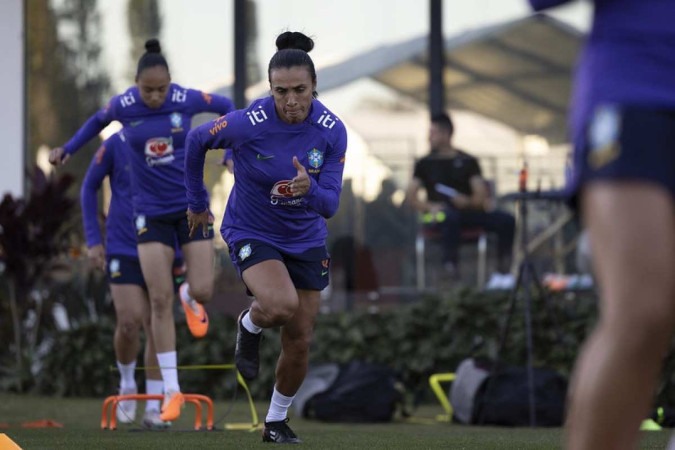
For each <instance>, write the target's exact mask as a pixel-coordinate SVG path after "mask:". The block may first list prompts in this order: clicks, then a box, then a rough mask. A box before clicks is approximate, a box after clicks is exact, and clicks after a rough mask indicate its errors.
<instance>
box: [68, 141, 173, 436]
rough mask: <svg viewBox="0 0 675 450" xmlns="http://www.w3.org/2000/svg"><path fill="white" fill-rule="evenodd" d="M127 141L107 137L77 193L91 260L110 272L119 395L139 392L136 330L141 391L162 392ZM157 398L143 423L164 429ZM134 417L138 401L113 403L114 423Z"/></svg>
mask: <svg viewBox="0 0 675 450" xmlns="http://www.w3.org/2000/svg"><path fill="white" fill-rule="evenodd" d="M125 146H126V143H125V142H124V137H123V135H122V134H121V133H117V134H114V135H112V136H111V137H110V138H108V139H107V140H106V141H105V142H104V143H103V145H101V147H99V149H98V151H97V152H96V154H95V155H94V158H93V159H92V161H91V165H90V166H89V169H88V170H87V174H86V175H85V177H84V181H83V183H82V189H81V191H80V201H81V205H82V221H83V225H84V234H85V238H86V241H87V249H88V250H87V254H88V257H89V260H90V262H91V263H92V264H93V265H94V266H95V267H96V268H98V269H102V270H104V271H105V272H106V274H107V276H108V283H109V284H110V293H111V295H112V299H113V305H114V307H115V316H116V323H115V336H114V342H113V343H114V348H115V356H116V357H117V368H118V369H119V372H120V387H119V392H120V394H135V393H137V392H138V387H137V386H136V379H135V377H134V373H135V370H136V358H137V355H138V350H139V341H140V330H141V328H143V329H144V330H145V336H146V341H145V352H144V353H145V358H144V360H145V366H146V367H151V368H150V369H146V370H145V375H146V381H145V392H146V393H147V394H158V395H161V394H162V393H163V383H162V376H161V374H160V372H159V369H156V368H153V367H157V354H156V352H155V343H154V340H153V338H152V333H151V332H150V305H149V301H148V295H147V292H146V287H145V282H144V281H143V273H142V272H141V264H140V262H139V260H138V250H137V249H136V233H135V232H134V228H133V224H134V221H133V211H132V208H131V202H130V201H129V198H131V186H130V181H129V172H128V171H129V164H128V162H127V155H126V151H127V150H126V149H125V148H124V147H125ZM105 177H108V178H109V180H110V190H111V192H112V195H111V199H110V207H109V208H108V216H107V218H106V224H105V231H106V233H105V242H104V239H103V236H102V235H101V230H100V228H99V223H98V200H97V197H98V191H99V190H100V188H101V185H102V183H103V180H104V179H105ZM159 407H160V406H159V400H150V401H148V402H146V405H145V414H144V416H143V425H144V426H146V427H148V428H165V427H167V426H168V425H170V423H169V422H163V421H162V420H161V419H160V418H159V415H160V413H159ZM135 418H136V401H135V400H126V401H123V402H120V403H119V405H118V407H117V421H118V422H120V423H131V422H133V421H134V420H135Z"/></svg>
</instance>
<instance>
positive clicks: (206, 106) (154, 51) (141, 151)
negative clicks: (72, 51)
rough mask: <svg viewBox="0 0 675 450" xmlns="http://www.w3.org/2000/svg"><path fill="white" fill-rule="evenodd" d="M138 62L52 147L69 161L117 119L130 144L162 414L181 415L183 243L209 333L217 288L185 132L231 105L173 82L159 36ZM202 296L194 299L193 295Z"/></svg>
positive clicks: (198, 319) (185, 294)
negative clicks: (174, 274)
mask: <svg viewBox="0 0 675 450" xmlns="http://www.w3.org/2000/svg"><path fill="white" fill-rule="evenodd" d="M145 47H146V50H147V51H146V53H145V54H144V55H143V56H142V57H141V58H140V60H139V61H138V68H137V71H136V86H133V87H131V88H129V89H128V90H127V91H126V92H125V93H123V94H121V95H116V96H114V97H113V98H112V99H111V100H110V102H109V103H108V105H107V106H105V107H104V108H103V109H101V110H100V111H99V112H98V113H96V114H95V115H94V116H92V117H91V118H89V120H87V122H86V123H85V124H84V125H83V126H82V128H80V130H79V131H78V132H77V133H76V134H75V136H73V138H72V139H71V140H70V141H69V142H67V143H66V144H65V145H64V146H63V147H59V148H55V149H52V151H51V153H50V162H51V163H52V164H55V165H58V164H62V163H63V162H65V161H66V160H67V159H68V157H69V156H70V155H71V154H73V153H75V152H76V151H77V150H78V149H79V148H80V147H82V146H83V145H84V144H85V143H86V142H87V141H89V140H90V139H91V138H93V137H94V136H96V135H97V134H98V133H99V132H100V131H101V130H102V129H103V128H104V127H105V126H106V125H108V124H109V123H110V122H111V121H113V120H118V121H120V122H121V123H122V125H123V127H124V128H123V134H124V136H125V139H126V141H127V143H128V144H129V148H130V151H129V152H128V158H129V162H130V164H131V175H132V177H131V182H132V191H133V206H134V212H135V214H136V219H135V224H136V234H137V239H138V256H139V258H140V261H141V268H142V269H143V277H144V279H145V282H146V284H147V286H148V294H149V296H150V306H151V316H152V334H153V337H154V339H155V346H156V347H157V359H158V361H159V366H160V368H161V372H162V379H163V380H164V391H165V400H164V403H163V405H162V414H161V418H162V420H164V421H171V420H175V419H176V418H177V417H178V416H179V415H180V409H181V407H182V405H183V403H184V398H183V395H182V394H181V393H180V386H179V384H178V373H177V370H176V364H177V358H176V335H175V328H174V323H173V310H172V303H173V281H172V278H171V265H172V262H173V259H174V245H175V243H176V242H178V243H179V245H180V247H181V249H182V251H183V255H184V258H185V263H186V265H187V270H188V273H187V277H188V284H186V285H185V286H182V287H181V290H180V296H181V300H182V302H183V308H184V309H185V312H186V317H187V319H188V325H189V327H190V331H191V332H192V333H193V334H194V335H195V336H197V337H201V336H203V335H204V334H205V333H206V330H207V327H208V318H207V316H206V312H205V311H204V308H203V307H202V306H201V303H206V302H208V301H209V300H210V298H211V295H212V292H213V276H214V269H213V252H214V250H213V243H212V238H213V230H210V229H209V228H208V227H205V228H204V230H203V232H202V233H199V234H196V235H194V236H188V225H187V218H186V215H185V210H186V208H187V200H186V197H185V185H184V184H183V182H182V180H183V170H184V158H185V149H184V143H185V137H186V135H187V132H188V131H189V130H190V126H191V124H190V122H191V119H192V116H193V115H194V114H197V113H200V112H214V113H218V114H225V113H227V112H229V111H231V110H232V109H233V105H232V102H231V100H229V99H228V98H226V97H222V96H218V95H211V94H206V93H203V92H201V91H197V90H194V89H187V88H184V87H182V86H179V85H177V84H174V83H172V82H171V76H170V74H169V67H168V64H167V62H166V59H165V58H164V56H163V55H162V54H161V49H160V45H159V41H157V40H156V39H151V40H149V41H147V42H146V44H145ZM195 300H196V301H195Z"/></svg>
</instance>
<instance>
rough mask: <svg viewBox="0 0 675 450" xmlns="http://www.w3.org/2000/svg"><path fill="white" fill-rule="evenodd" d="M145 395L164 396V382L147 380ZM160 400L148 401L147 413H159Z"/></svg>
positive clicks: (146, 405)
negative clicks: (153, 411)
mask: <svg viewBox="0 0 675 450" xmlns="http://www.w3.org/2000/svg"><path fill="white" fill-rule="evenodd" d="M145 393H146V394H152V395H162V394H163V393H164V381H162V380H150V379H146V380H145ZM159 402H160V400H148V401H147V402H146V404H145V410H146V411H151V410H153V409H154V410H155V411H159Z"/></svg>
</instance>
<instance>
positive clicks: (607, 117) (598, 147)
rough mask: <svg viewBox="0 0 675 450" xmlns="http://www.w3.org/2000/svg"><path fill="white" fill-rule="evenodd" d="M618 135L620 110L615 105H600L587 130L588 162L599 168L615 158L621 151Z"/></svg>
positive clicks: (619, 131) (619, 134) (619, 133)
mask: <svg viewBox="0 0 675 450" xmlns="http://www.w3.org/2000/svg"><path fill="white" fill-rule="evenodd" d="M620 136H621V110H620V109H619V108H618V107H617V106H616V105H600V106H599V107H598V108H597V109H596V110H595V114H594V115H593V118H592V120H591V124H590V127H589V130H588V141H589V144H590V151H589V153H588V164H589V165H590V166H591V167H592V168H594V169H599V168H601V167H603V166H606V165H607V164H609V163H610V162H612V161H614V160H615V159H617V158H618V157H619V154H620V153H621V144H620V142H619V138H620Z"/></svg>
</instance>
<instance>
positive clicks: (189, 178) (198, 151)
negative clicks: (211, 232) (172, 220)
mask: <svg viewBox="0 0 675 450" xmlns="http://www.w3.org/2000/svg"><path fill="white" fill-rule="evenodd" d="M237 113H238V111H235V112H233V113H230V114H228V115H226V116H222V117H218V118H217V119H215V120H212V121H210V122H206V123H204V124H202V125H200V126H198V127H196V128H193V129H192V130H190V132H189V133H188V135H187V138H186V140H185V188H186V189H187V200H188V209H189V210H190V211H192V212H193V213H201V212H203V211H206V210H207V209H208V206H209V200H208V195H207V192H206V188H205V187H204V159H205V158H206V152H207V151H208V150H210V149H216V148H231V147H233V136H232V135H233V133H232V132H231V131H232V129H233V128H236V126H235V127H231V124H230V128H228V124H229V123H230V122H231V120H232V119H235V120H236V117H234V115H235V114H237Z"/></svg>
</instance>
